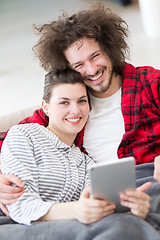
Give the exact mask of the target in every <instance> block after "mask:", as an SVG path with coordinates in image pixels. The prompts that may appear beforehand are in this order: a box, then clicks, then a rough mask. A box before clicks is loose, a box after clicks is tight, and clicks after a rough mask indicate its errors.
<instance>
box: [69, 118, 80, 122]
mask: <svg viewBox="0 0 160 240" xmlns="http://www.w3.org/2000/svg"><path fill="white" fill-rule="evenodd" d="M67 120H68V121H69V122H77V121H79V120H80V118H67Z"/></svg>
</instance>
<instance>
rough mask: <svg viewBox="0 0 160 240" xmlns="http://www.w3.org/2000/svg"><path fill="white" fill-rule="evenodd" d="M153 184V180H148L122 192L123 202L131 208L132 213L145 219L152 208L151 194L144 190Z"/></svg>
mask: <svg viewBox="0 0 160 240" xmlns="http://www.w3.org/2000/svg"><path fill="white" fill-rule="evenodd" d="M151 186H152V183H151V182H147V183H145V184H143V185H142V186H140V187H138V188H137V189H134V190H133V189H131V190H127V191H126V192H125V193H121V194H120V198H121V204H122V205H123V206H125V207H128V208H130V211H131V213H132V214H134V215H136V216H137V217H140V218H143V219H145V218H146V216H147V214H148V212H149V208H150V196H149V195H148V194H146V193H144V191H146V190H147V189H149V188H150V187H151Z"/></svg>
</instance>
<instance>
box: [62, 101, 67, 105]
mask: <svg viewBox="0 0 160 240" xmlns="http://www.w3.org/2000/svg"><path fill="white" fill-rule="evenodd" d="M60 104H62V105H67V104H68V102H67V101H63V102H60Z"/></svg>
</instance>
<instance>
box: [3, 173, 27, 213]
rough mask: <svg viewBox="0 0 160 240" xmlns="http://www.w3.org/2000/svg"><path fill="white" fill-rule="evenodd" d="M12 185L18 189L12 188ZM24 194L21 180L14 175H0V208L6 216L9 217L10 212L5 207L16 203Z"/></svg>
mask: <svg viewBox="0 0 160 240" xmlns="http://www.w3.org/2000/svg"><path fill="white" fill-rule="evenodd" d="M12 184H15V185H16V186H17V187H12V186H11V185H12ZM23 192H24V185H23V183H22V181H21V180H20V179H19V178H17V177H16V176H14V175H1V174H0V208H1V209H2V211H3V212H4V213H5V214H6V215H9V212H8V210H7V208H6V206H5V205H10V204H12V203H14V202H16V201H17V199H18V198H19V197H20V196H21V195H22V194H23Z"/></svg>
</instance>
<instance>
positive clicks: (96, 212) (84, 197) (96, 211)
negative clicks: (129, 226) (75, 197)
mask: <svg viewBox="0 0 160 240" xmlns="http://www.w3.org/2000/svg"><path fill="white" fill-rule="evenodd" d="M114 209H115V205H114V204H113V203H109V202H107V201H105V200H98V199H91V198H90V188H89V187H86V188H85V189H84V190H83V192H82V194H81V197H80V199H79V201H78V202H77V206H76V208H75V215H76V219H77V220H78V221H80V222H82V223H85V224H90V223H93V222H96V221H98V220H100V219H102V218H103V217H105V216H108V215H110V214H112V213H113V212H114Z"/></svg>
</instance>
